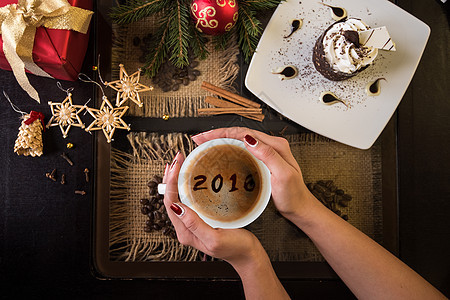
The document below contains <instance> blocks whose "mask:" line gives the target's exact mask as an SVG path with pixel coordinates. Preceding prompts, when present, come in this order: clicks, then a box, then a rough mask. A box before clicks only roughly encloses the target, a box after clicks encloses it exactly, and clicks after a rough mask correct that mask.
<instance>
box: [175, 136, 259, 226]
mask: <svg viewBox="0 0 450 300" xmlns="http://www.w3.org/2000/svg"><path fill="white" fill-rule="evenodd" d="M186 175H187V176H186V184H184V185H183V186H184V187H185V190H186V192H187V194H188V195H189V199H190V201H191V202H192V205H193V207H194V208H195V210H196V211H198V212H199V213H201V214H203V215H204V216H206V217H208V218H211V219H214V220H217V221H221V222H231V221H235V220H237V219H240V218H243V217H245V216H246V215H247V214H248V213H249V212H250V211H251V210H252V209H253V207H254V206H255V205H256V203H257V202H258V199H259V197H260V196H261V174H260V173H259V171H258V166H257V163H256V161H255V159H254V158H253V156H252V155H251V154H250V153H249V152H248V151H247V150H245V149H243V148H241V147H239V146H235V145H229V144H225V145H218V146H214V147H212V148H208V149H205V150H203V151H202V152H201V153H199V154H198V155H197V156H196V159H195V161H193V162H191V163H190V165H189V166H187V169H186Z"/></svg>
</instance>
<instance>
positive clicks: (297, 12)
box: [245, 0, 430, 149]
mask: <svg viewBox="0 0 450 300" xmlns="http://www.w3.org/2000/svg"><path fill="white" fill-rule="evenodd" d="M324 3H327V4H330V5H333V6H339V7H343V8H345V9H346V10H347V12H348V16H349V17H356V18H361V19H362V20H363V21H364V22H365V23H366V24H368V25H369V26H370V27H372V28H375V27H381V26H386V27H387V28H388V30H389V33H390V35H391V38H392V40H393V41H394V42H395V44H396V48H397V51H395V52H394V51H382V50H380V51H379V52H378V56H377V58H376V59H375V62H374V64H373V65H371V66H370V67H369V68H367V69H366V70H364V71H362V72H361V73H360V74H358V75H356V76H355V77H352V78H350V79H347V80H344V81H339V82H335V81H330V80H328V79H326V78H325V77H323V76H322V75H321V74H320V73H319V72H317V71H316V69H315V68H314V65H313V63H312V52H313V47H314V43H315V42H316V40H317V38H318V37H319V36H320V35H321V34H322V32H323V31H324V30H325V29H326V28H327V27H328V26H329V25H330V24H332V23H334V20H333V19H332V18H331V15H330V8H328V7H326V6H324V5H322V4H320V3H318V2H317V1H315V0H300V1H299V0H297V1H292V0H287V1H286V2H282V3H281V4H280V5H279V6H278V8H277V9H276V11H275V13H274V14H273V16H272V18H271V20H270V22H269V24H268V25H267V27H266V29H265V31H264V33H263V35H262V37H261V40H260V42H259V44H258V47H257V49H256V53H255V54H254V55H253V59H252V61H251V63H250V66H249V70H248V72H247V76H246V79H245V85H246V86H247V88H248V89H249V90H250V91H251V92H252V93H253V94H255V95H256V96H257V97H259V98H260V99H261V100H262V101H264V102H265V103H267V104H268V105H269V106H271V107H272V108H273V109H275V110H277V111H278V112H279V113H281V114H282V115H284V116H286V117H287V118H289V119H291V120H293V121H295V122H296V123H298V124H300V125H302V126H303V127H305V128H308V129H309V130H311V131H314V132H317V133H319V134H321V135H323V136H326V137H328V138H331V139H333V140H336V141H339V142H341V143H344V144H348V145H350V146H353V147H357V148H361V149H368V148H370V147H371V146H372V144H373V143H374V142H375V140H376V139H377V138H378V136H379V135H380V133H381V131H382V130H383V128H384V127H385V126H386V124H387V122H388V121H389V119H390V118H391V116H392V114H393V113H394V111H395V109H396V108H397V106H398V104H399V103H400V101H401V99H402V97H403V94H404V93H405V91H406V89H407V87H408V85H409V83H410V82H411V79H412V77H413V75H414V72H415V70H416V68H417V65H418V63H419V61H420V58H421V56H422V53H423V50H424V49H425V45H426V43H427V40H428V37H429V35H430V28H429V27H428V25H426V24H425V23H423V22H422V21H420V20H419V19H417V18H416V17H414V16H412V15H410V14H409V13H407V12H405V11H404V10H402V9H401V8H399V7H397V6H396V5H394V4H393V3H391V2H389V1H387V0H376V1H375V0H372V1H371V0H330V1H326V2H325V1H324ZM293 19H303V26H302V27H301V28H300V29H299V30H298V31H296V32H295V33H294V34H293V35H292V36H291V37H290V38H284V36H286V35H288V34H289V33H290V23H291V21H292V20H293ZM285 65H294V66H296V67H297V68H298V70H299V74H298V76H297V77H296V78H294V79H291V80H283V81H281V80H280V79H279V77H278V75H275V74H272V73H271V71H272V70H273V69H276V68H278V67H282V66H285ZM377 78H385V79H386V80H385V81H381V93H380V95H378V96H368V95H367V94H366V91H365V87H366V85H367V83H369V82H371V81H374V80H375V79H377ZM324 91H331V92H333V93H334V94H336V95H337V96H338V97H339V98H341V99H343V100H345V101H346V102H347V103H348V104H349V108H346V107H345V105H343V104H341V103H339V104H335V105H325V104H323V103H322V102H321V101H320V94H321V93H322V92H324Z"/></svg>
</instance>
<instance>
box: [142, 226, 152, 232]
mask: <svg viewBox="0 0 450 300" xmlns="http://www.w3.org/2000/svg"><path fill="white" fill-rule="evenodd" d="M144 231H145V232H152V228H151V227H149V226H144Z"/></svg>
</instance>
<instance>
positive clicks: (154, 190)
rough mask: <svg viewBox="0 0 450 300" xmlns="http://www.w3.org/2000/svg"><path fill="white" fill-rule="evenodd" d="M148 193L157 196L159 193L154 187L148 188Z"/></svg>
mask: <svg viewBox="0 0 450 300" xmlns="http://www.w3.org/2000/svg"><path fill="white" fill-rule="evenodd" d="M148 194H149V195H150V196H155V195H156V194H157V189H155V188H153V189H149V190H148Z"/></svg>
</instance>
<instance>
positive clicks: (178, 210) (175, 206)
mask: <svg viewBox="0 0 450 300" xmlns="http://www.w3.org/2000/svg"><path fill="white" fill-rule="evenodd" d="M170 209H171V210H172V211H173V212H174V213H175V214H176V215H177V216H182V215H183V214H184V210H183V208H182V207H181V206H180V205H178V204H176V203H172V204H171V205H170Z"/></svg>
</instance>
